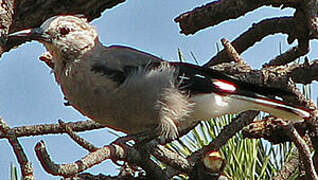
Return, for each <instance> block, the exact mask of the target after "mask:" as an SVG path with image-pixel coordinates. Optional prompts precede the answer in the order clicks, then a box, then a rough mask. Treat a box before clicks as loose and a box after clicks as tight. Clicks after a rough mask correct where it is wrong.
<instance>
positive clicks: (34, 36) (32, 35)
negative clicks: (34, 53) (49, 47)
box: [8, 28, 51, 42]
mask: <svg viewBox="0 0 318 180" xmlns="http://www.w3.org/2000/svg"><path fill="white" fill-rule="evenodd" d="M8 37H19V38H25V39H27V40H38V41H45V42H51V37H50V36H49V35H48V34H46V33H44V32H43V30H42V29H41V28H33V29H25V30H22V31H18V32H15V33H11V34H9V35H8Z"/></svg>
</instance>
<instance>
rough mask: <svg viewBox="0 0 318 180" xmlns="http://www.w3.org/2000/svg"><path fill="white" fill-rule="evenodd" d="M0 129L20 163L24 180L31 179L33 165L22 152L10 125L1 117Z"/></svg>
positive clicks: (32, 177)
mask: <svg viewBox="0 0 318 180" xmlns="http://www.w3.org/2000/svg"><path fill="white" fill-rule="evenodd" d="M0 131H2V133H4V134H5V135H6V138H7V139H8V141H9V143H10V144H11V146H12V148H13V150H14V153H15V156H16V157H17V160H18V162H19V165H20V169H21V172H22V177H23V179H24V180H33V179H34V176H33V167H32V164H31V163H30V162H29V160H28V158H27V156H26V154H25V153H24V150H23V147H22V146H21V144H20V143H19V141H18V139H17V137H16V136H15V134H14V131H12V129H10V127H9V126H8V125H7V124H6V123H5V122H4V120H3V119H1V118H0Z"/></svg>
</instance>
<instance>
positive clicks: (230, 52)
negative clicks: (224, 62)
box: [221, 38, 244, 64]
mask: <svg viewBox="0 0 318 180" xmlns="http://www.w3.org/2000/svg"><path fill="white" fill-rule="evenodd" d="M221 42H222V44H223V46H224V50H225V52H226V53H227V54H228V56H229V57H231V59H232V61H234V62H236V63H240V64H242V63H244V60H243V59H242V58H241V56H240V55H239V54H238V53H237V51H236V49H235V48H234V47H233V46H232V44H231V43H230V42H229V41H228V40H227V39H225V38H223V39H221Z"/></svg>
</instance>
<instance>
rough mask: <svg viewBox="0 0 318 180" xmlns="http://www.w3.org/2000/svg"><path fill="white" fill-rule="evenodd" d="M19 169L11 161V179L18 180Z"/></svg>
mask: <svg viewBox="0 0 318 180" xmlns="http://www.w3.org/2000/svg"><path fill="white" fill-rule="evenodd" d="M18 179H19V178H18V170H17V167H16V166H15V165H14V164H13V163H12V162H11V165H10V180H18Z"/></svg>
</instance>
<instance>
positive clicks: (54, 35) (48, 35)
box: [9, 15, 98, 60]
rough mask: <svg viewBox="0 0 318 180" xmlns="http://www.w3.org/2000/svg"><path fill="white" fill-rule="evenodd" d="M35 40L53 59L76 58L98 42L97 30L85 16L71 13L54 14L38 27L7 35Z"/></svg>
mask: <svg viewBox="0 0 318 180" xmlns="http://www.w3.org/2000/svg"><path fill="white" fill-rule="evenodd" d="M13 36H14V37H21V38H26V39H28V40H37V41H39V42H41V43H42V44H44V45H45V47H46V49H47V50H48V51H49V52H50V53H51V54H52V55H53V57H55V59H59V58H63V59H66V60H67V59H76V58H78V57H79V56H81V55H83V54H84V53H86V52H87V51H89V50H90V49H92V48H93V47H94V46H95V44H96V43H97V42H98V40H97V39H98V38H97V32H96V29H95V28H94V27H92V26H91V25H90V24H89V23H88V22H87V20H86V19H85V18H83V17H79V16H71V15H61V16H54V17H51V18H49V19H47V20H46V21H45V22H43V24H42V25H41V26H40V27H36V28H32V29H26V30H23V31H19V32H16V33H13V34H10V35H9V37H13Z"/></svg>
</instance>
